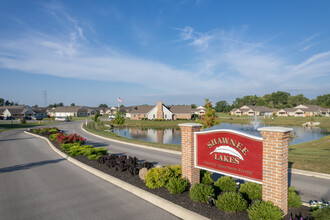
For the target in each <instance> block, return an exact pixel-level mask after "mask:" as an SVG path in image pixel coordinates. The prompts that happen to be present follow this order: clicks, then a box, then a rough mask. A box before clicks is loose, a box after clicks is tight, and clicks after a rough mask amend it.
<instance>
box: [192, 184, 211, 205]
mask: <svg viewBox="0 0 330 220" xmlns="http://www.w3.org/2000/svg"><path fill="white" fill-rule="evenodd" d="M189 196H190V198H191V199H192V200H193V201H196V202H207V201H209V197H208V196H210V197H214V196H215V193H214V189H213V187H212V186H210V185H205V184H203V183H196V184H195V185H194V186H193V187H192V188H191V189H190V192H189Z"/></svg>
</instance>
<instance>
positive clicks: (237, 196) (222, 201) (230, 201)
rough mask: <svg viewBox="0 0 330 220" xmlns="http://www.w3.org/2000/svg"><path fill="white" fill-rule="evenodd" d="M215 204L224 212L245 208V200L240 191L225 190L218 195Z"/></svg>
mask: <svg viewBox="0 0 330 220" xmlns="http://www.w3.org/2000/svg"><path fill="white" fill-rule="evenodd" d="M215 204H216V206H217V207H218V208H219V209H220V210H222V211H225V212H239V211H243V210H245V209H246V208H247V206H248V204H247V201H246V200H245V199H244V198H243V196H242V194H241V193H237V192H226V193H224V194H221V195H219V196H218V200H217V201H216V203H215Z"/></svg>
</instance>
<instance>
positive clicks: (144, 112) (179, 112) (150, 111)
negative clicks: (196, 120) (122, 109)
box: [126, 101, 192, 120]
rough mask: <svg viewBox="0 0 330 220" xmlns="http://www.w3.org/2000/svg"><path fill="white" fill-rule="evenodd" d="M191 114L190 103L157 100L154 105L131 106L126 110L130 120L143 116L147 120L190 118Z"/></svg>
mask: <svg viewBox="0 0 330 220" xmlns="http://www.w3.org/2000/svg"><path fill="white" fill-rule="evenodd" d="M191 116H192V109H191V106H190V105H164V104H163V103H162V102H161V101H159V102H158V103H157V105H156V106H150V105H140V106H132V107H131V108H130V109H128V110H127V112H126V117H128V118H130V119H132V120H139V119H143V118H144V119H148V120H155V119H163V120H177V119H188V120H190V119H191Z"/></svg>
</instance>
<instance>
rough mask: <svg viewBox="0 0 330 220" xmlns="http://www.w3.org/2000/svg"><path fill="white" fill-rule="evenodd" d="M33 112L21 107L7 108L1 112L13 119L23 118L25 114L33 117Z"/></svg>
mask: <svg viewBox="0 0 330 220" xmlns="http://www.w3.org/2000/svg"><path fill="white" fill-rule="evenodd" d="M35 114H36V113H35V112H34V111H33V110H31V109H25V108H24V109H21V108H9V109H8V108H7V109H6V110H5V111H4V112H3V116H4V117H13V118H15V119H18V118H23V117H26V116H29V117H31V118H32V117H35Z"/></svg>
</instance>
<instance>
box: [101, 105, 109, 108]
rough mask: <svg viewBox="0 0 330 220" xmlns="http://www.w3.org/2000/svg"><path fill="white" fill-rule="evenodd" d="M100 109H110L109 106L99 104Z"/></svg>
mask: <svg viewBox="0 0 330 220" xmlns="http://www.w3.org/2000/svg"><path fill="white" fill-rule="evenodd" d="M99 108H108V105H107V104H99Z"/></svg>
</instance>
